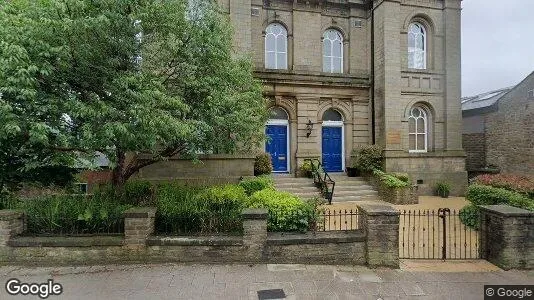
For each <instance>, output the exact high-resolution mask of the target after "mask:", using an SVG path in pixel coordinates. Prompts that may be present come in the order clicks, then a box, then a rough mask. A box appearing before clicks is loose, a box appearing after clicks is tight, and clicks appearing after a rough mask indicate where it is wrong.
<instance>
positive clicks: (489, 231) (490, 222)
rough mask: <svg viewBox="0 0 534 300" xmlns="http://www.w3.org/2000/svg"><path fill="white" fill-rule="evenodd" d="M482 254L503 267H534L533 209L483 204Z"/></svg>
mask: <svg viewBox="0 0 534 300" xmlns="http://www.w3.org/2000/svg"><path fill="white" fill-rule="evenodd" d="M480 208H481V210H480V211H481V216H480V220H481V222H480V234H479V239H480V243H479V244H480V257H481V258H484V259H486V260H488V261H489V262H491V263H492V264H494V265H497V266H498V267H500V268H502V269H504V270H510V269H534V212H533V211H528V210H524V209H520V208H516V207H511V206H508V205H488V206H481V207H480Z"/></svg>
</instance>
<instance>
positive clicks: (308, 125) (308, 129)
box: [306, 119, 313, 138]
mask: <svg viewBox="0 0 534 300" xmlns="http://www.w3.org/2000/svg"><path fill="white" fill-rule="evenodd" d="M312 130H313V123H312V121H311V120H310V119H308V123H306V137H307V138H309V137H310V135H311V133H312Z"/></svg>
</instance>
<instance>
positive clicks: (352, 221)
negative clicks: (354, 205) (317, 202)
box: [312, 209, 361, 231]
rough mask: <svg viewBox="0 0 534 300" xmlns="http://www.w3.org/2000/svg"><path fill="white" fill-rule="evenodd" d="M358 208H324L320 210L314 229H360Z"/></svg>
mask: <svg viewBox="0 0 534 300" xmlns="http://www.w3.org/2000/svg"><path fill="white" fill-rule="evenodd" d="M360 218H361V216H360V213H359V211H358V210H352V209H351V210H346V209H345V210H329V209H327V210H323V211H318V217H317V223H316V224H315V226H313V228H312V230H313V231H347V230H358V229H360Z"/></svg>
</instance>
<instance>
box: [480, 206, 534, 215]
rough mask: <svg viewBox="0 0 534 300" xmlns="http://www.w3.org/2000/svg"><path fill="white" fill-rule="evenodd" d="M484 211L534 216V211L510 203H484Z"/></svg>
mask: <svg viewBox="0 0 534 300" xmlns="http://www.w3.org/2000/svg"><path fill="white" fill-rule="evenodd" d="M480 208H481V209H482V210H483V211H486V212H490V213H494V214H497V215H501V216H505V217H534V211H529V210H526V209H522V208H517V207H513V206H509V205H483V206H480Z"/></svg>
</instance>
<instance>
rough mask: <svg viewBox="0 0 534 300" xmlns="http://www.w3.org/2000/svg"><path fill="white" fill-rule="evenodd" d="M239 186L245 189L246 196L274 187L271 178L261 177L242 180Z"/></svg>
mask: <svg viewBox="0 0 534 300" xmlns="http://www.w3.org/2000/svg"><path fill="white" fill-rule="evenodd" d="M239 186H241V187H242V188H244V189H245V192H246V193H247V195H248V196H251V195H252V194H254V193H255V192H258V191H261V190H264V189H267V188H273V187H274V181H273V178H272V177H271V176H268V175H262V176H258V177H254V178H248V179H244V180H242V181H241V182H239Z"/></svg>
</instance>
